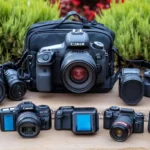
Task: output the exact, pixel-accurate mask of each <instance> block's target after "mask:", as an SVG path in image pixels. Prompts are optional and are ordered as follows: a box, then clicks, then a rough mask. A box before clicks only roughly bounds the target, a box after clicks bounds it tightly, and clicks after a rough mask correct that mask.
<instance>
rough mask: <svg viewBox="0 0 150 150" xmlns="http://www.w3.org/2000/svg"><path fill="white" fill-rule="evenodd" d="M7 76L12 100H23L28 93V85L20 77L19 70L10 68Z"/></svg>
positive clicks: (9, 94)
mask: <svg viewBox="0 0 150 150" xmlns="http://www.w3.org/2000/svg"><path fill="white" fill-rule="evenodd" d="M5 77H6V81H7V84H8V93H7V94H8V97H9V98H10V99H12V100H21V99H22V98H23V96H24V95H25V93H26V85H25V83H24V82H23V81H21V80H19V79H18V76H17V71H16V70H13V69H8V70H7V71H6V72H5Z"/></svg>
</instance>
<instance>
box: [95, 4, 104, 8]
mask: <svg viewBox="0 0 150 150" xmlns="http://www.w3.org/2000/svg"><path fill="white" fill-rule="evenodd" d="M96 6H97V7H98V8H100V9H103V8H104V7H105V6H104V4H102V3H97V4H96Z"/></svg>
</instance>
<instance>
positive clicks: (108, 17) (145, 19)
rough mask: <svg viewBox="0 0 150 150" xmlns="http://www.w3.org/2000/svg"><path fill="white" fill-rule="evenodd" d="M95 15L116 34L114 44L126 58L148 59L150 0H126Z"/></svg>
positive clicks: (149, 53)
mask: <svg viewBox="0 0 150 150" xmlns="http://www.w3.org/2000/svg"><path fill="white" fill-rule="evenodd" d="M103 14H104V15H103V16H102V17H100V16H99V15H98V16H96V20H97V21H98V22H101V23H103V24H104V25H105V26H107V27H108V28H110V29H111V30H113V31H114V32H115V34H116V39H115V46H116V47H117V48H118V50H119V52H120V54H121V55H123V56H124V57H125V58H127V59H145V60H147V61H150V0H142V1H139V0H126V1H125V3H124V4H115V3H113V4H112V8H111V9H109V10H106V11H103Z"/></svg>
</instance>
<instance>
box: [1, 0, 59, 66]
mask: <svg viewBox="0 0 150 150" xmlns="http://www.w3.org/2000/svg"><path fill="white" fill-rule="evenodd" d="M59 14H60V12H59V10H58V4H57V3H56V4H53V5H52V4H50V3H48V2H46V1H45V2H44V1H43V0H38V1H37V0H20V1H19V0H1V1H0V58H1V59H0V63H3V62H4V61H8V60H12V59H16V58H18V57H20V56H21V54H22V51H23V43H24V38H25V34H26V32H27V30H28V28H29V27H30V26H31V25H32V24H34V23H37V22H40V21H47V20H54V19H58V18H59Z"/></svg>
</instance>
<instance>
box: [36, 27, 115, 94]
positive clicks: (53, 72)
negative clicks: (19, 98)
mask: <svg viewBox="0 0 150 150" xmlns="http://www.w3.org/2000/svg"><path fill="white" fill-rule="evenodd" d="M108 59H109V58H108V53H107V51H106V50H105V49H104V45H103V43H101V42H100V41H94V42H93V43H91V42H90V39H89V36H88V34H87V33H86V32H84V31H83V30H81V29H78V30H75V29H74V30H72V31H71V32H69V33H68V34H67V35H66V39H65V41H64V42H63V43H61V44H58V45H53V46H47V47H42V48H41V49H40V50H39V52H38V53H37V59H36V60H37V61H36V87H37V90H38V91H41V92H51V91H53V92H74V93H84V92H104V91H105V92H106V91H107V92H108V91H109V90H110V89H112V84H111V82H112V79H110V76H109V75H108V74H109V73H108V72H110V70H111V69H113V68H112V67H110V66H111V65H109V63H108V61H109V60H108ZM109 67H110V68H109ZM96 89H97V90H96Z"/></svg>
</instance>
